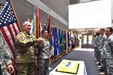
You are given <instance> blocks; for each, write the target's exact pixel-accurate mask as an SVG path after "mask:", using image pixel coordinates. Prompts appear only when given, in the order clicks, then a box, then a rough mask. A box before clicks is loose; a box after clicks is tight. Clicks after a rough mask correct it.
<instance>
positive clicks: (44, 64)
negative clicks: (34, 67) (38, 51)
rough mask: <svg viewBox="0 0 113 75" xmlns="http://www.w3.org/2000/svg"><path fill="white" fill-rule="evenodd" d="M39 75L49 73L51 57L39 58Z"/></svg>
mask: <svg viewBox="0 0 113 75" xmlns="http://www.w3.org/2000/svg"><path fill="white" fill-rule="evenodd" d="M37 63H38V71H37V75H49V59H41V60H40V59H39V60H38V61H37Z"/></svg>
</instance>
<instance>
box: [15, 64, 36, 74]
mask: <svg viewBox="0 0 113 75" xmlns="http://www.w3.org/2000/svg"><path fill="white" fill-rule="evenodd" d="M35 71H36V67H35V64H34V63H16V73H17V75H36V74H35Z"/></svg>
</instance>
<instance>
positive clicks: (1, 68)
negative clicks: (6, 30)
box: [0, 32, 14, 75]
mask: <svg viewBox="0 0 113 75" xmlns="http://www.w3.org/2000/svg"><path fill="white" fill-rule="evenodd" d="M9 54H10V51H9V48H8V47H7V45H6V44H5V42H4V40H3V38H2V34H1V32H0V75H10V74H11V73H13V72H14V67H13V65H12V61H11V58H10V57H11V56H10V55H9Z"/></svg>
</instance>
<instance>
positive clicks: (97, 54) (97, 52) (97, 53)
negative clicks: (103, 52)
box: [93, 36, 100, 61]
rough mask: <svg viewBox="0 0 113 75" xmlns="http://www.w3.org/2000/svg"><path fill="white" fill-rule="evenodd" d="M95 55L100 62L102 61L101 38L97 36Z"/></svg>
mask: <svg viewBox="0 0 113 75" xmlns="http://www.w3.org/2000/svg"><path fill="white" fill-rule="evenodd" d="M93 44H94V54H95V57H96V58H97V60H98V61H100V50H99V47H100V36H96V37H95V39H94V43H93Z"/></svg>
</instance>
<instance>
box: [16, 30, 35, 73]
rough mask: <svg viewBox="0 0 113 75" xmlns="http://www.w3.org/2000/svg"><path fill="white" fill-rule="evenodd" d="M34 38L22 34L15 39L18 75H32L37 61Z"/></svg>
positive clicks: (24, 33)
mask: <svg viewBox="0 0 113 75" xmlns="http://www.w3.org/2000/svg"><path fill="white" fill-rule="evenodd" d="M35 41H36V39H35V38H34V36H32V35H30V34H27V33H26V32H20V33H19V34H18V35H17V36H16V38H15V47H16V59H15V63H16V69H17V75H32V74H33V72H34V68H35V66H34V64H35V61H36V56H35V44H36V42H35Z"/></svg>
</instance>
